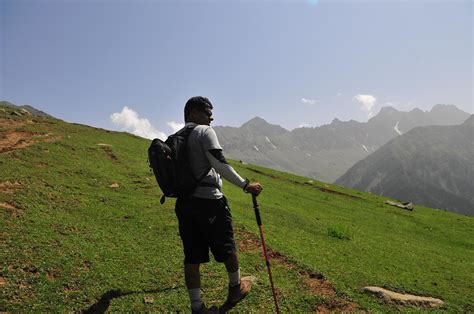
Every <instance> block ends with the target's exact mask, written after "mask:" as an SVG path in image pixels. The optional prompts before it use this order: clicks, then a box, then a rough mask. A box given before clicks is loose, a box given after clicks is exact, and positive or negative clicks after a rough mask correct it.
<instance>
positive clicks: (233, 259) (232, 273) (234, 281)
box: [224, 252, 240, 287]
mask: <svg viewBox="0 0 474 314" xmlns="http://www.w3.org/2000/svg"><path fill="white" fill-rule="evenodd" d="M224 265H225V268H226V269H227V274H228V275H229V286H230V287H235V286H237V285H239V284H240V269H239V259H238V257H237V253H236V252H233V253H231V254H230V255H229V257H228V258H227V260H225V262H224Z"/></svg>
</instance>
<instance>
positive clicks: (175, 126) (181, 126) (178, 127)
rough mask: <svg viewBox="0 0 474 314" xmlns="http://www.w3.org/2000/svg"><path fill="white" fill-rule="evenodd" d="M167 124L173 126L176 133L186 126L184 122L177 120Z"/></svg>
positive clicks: (172, 129) (173, 131)
mask: <svg viewBox="0 0 474 314" xmlns="http://www.w3.org/2000/svg"><path fill="white" fill-rule="evenodd" d="M166 124H168V126H169V127H170V128H171V131H172V133H176V132H178V131H179V130H181V129H182V128H183V127H184V123H179V122H176V121H168V122H166Z"/></svg>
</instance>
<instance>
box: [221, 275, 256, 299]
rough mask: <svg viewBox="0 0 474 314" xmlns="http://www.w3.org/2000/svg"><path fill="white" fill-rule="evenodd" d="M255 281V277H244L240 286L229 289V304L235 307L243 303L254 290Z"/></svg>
mask: <svg viewBox="0 0 474 314" xmlns="http://www.w3.org/2000/svg"><path fill="white" fill-rule="evenodd" d="M254 281H255V277H254V276H247V277H242V278H241V279H240V285H237V286H235V287H229V294H228V295H227V301H226V302H227V303H230V304H232V305H235V304H237V303H239V302H240V301H242V300H243V299H244V298H245V297H246V296H247V294H249V292H250V289H251V288H252V283H253V282H254Z"/></svg>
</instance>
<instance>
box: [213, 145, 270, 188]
mask: <svg viewBox="0 0 474 314" xmlns="http://www.w3.org/2000/svg"><path fill="white" fill-rule="evenodd" d="M206 157H207V159H208V160H209V162H210V163H211V166H212V167H213V168H214V169H216V171H217V172H218V173H219V174H220V175H221V176H223V177H224V179H226V180H227V181H229V182H231V183H232V184H234V185H236V186H238V187H240V188H241V189H243V190H244V191H246V192H249V193H252V194H255V195H258V194H260V192H261V191H262V186H261V184H260V183H257V182H252V183H250V182H249V181H248V180H244V179H243V178H242V177H241V176H240V175H239V174H238V173H237V172H236V171H235V170H234V168H232V166H231V165H229V164H228V163H227V160H226V159H225V157H224V154H223V153H222V150H221V149H211V150H208V151H206Z"/></svg>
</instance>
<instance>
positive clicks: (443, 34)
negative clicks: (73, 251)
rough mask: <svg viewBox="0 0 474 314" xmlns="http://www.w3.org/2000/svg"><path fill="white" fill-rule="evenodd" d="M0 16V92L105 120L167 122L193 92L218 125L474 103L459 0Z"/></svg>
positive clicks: (115, 6)
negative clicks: (211, 108)
mask: <svg viewBox="0 0 474 314" xmlns="http://www.w3.org/2000/svg"><path fill="white" fill-rule="evenodd" d="M0 23H1V24H0V40H1V50H0V60H1V64H0V71H1V72H0V73H1V77H0V80H1V81H0V99H3V100H7V101H10V102H13V103H15V104H18V105H21V104H29V105H32V106H34V107H37V108H39V109H41V110H43V111H45V112H47V113H49V114H51V115H53V116H56V117H58V118H61V119H64V120H66V121H71V122H78V123H84V124H88V125H93V126H98V127H103V128H107V129H114V130H120V129H127V130H129V131H133V132H135V133H139V131H142V132H145V133H143V134H149V133H150V132H155V134H156V133H157V132H164V133H166V134H169V133H170V132H171V130H172V127H171V126H175V125H176V123H181V122H182V119H183V113H182V112H183V106H184V103H185V102H186V100H187V99H188V98H189V97H191V96H194V95H204V96H208V97H209V98H210V99H211V101H212V102H213V103H214V106H215V110H214V115H215V124H216V125H231V126H240V125H241V124H242V123H244V122H246V121H247V120H249V119H251V118H252V117H254V116H260V117H263V118H264V119H266V120H267V121H269V122H271V123H274V124H280V125H282V126H283V127H285V128H288V129H293V128H296V127H299V126H301V125H308V126H318V125H321V124H327V123H330V122H331V121H332V120H333V119H334V118H339V119H340V120H349V119H355V120H358V121H367V119H368V118H369V117H370V116H371V115H374V114H376V113H377V112H378V111H379V110H380V108H381V107H383V106H387V105H392V106H394V107H395V108H397V109H399V110H404V111H407V110H411V109H413V108H415V107H418V108H421V109H423V110H429V109H431V107H432V106H433V105H435V104H438V103H445V104H455V105H457V106H458V107H459V108H461V109H463V110H465V111H467V112H470V113H472V112H473V111H474V110H473V82H474V77H473V48H472V43H473V40H474V35H473V28H474V22H473V1H470V0H449V1H448V0H443V1H441V0H414V1H395V0H393V1H392V0H390V1H382V0H381V1H359V0H337V1H334V0H326V1H325V0H319V1H315V0H311V1H298V0H293V1H290V0H287V1H256V0H254V1H251V0H246V1H217V0H215V1H198V0H195V1H171V0H170V1H152V0H147V1H144V0H138V1H132V0H129V1H111V0H82V1H79V0H63V1H53V0H49V1H44V0H35V1H33V0H30V1H22V0H14V1H10V0H0ZM124 107H127V109H125V110H124ZM114 113H115V115H113V114H114ZM170 125H171V126H170ZM140 128H141V130H140ZM147 132H148V133H147Z"/></svg>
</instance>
